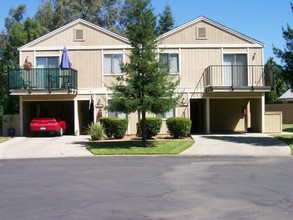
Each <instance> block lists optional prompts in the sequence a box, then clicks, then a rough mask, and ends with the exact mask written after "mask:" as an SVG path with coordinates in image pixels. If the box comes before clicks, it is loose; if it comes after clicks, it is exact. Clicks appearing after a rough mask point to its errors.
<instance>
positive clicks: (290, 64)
mask: <svg viewBox="0 0 293 220" xmlns="http://www.w3.org/2000/svg"><path fill="white" fill-rule="evenodd" d="M291 10H292V12H293V4H292V3H291ZM282 33H283V38H284V40H285V46H284V48H283V50H282V49H279V48H276V47H274V48H273V51H274V54H275V55H276V57H278V58H280V59H281V62H282V67H283V72H282V77H283V79H284V80H285V82H286V83H287V84H288V85H289V86H290V87H291V88H292V86H293V29H292V28H291V27H290V25H289V24H287V26H286V28H284V27H283V28H282Z"/></svg>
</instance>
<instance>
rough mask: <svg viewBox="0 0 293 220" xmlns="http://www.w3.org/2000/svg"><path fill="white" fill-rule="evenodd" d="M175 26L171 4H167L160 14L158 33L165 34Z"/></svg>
mask: <svg viewBox="0 0 293 220" xmlns="http://www.w3.org/2000/svg"><path fill="white" fill-rule="evenodd" d="M173 28H174V17H173V15H172V10H171V7H170V5H168V4H167V5H166V6H165V9H164V11H163V13H162V14H159V24H158V27H157V32H158V35H161V34H164V33H166V32H168V31H170V30H172V29H173Z"/></svg>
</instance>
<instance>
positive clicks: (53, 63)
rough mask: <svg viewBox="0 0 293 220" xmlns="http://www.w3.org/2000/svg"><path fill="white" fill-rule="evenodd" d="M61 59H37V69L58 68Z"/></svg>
mask: <svg viewBox="0 0 293 220" xmlns="http://www.w3.org/2000/svg"><path fill="white" fill-rule="evenodd" d="M58 66H59V57H37V68H58Z"/></svg>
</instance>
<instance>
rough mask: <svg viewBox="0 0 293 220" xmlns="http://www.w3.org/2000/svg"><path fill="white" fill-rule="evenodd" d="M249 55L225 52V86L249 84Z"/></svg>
mask: <svg viewBox="0 0 293 220" xmlns="http://www.w3.org/2000/svg"><path fill="white" fill-rule="evenodd" d="M247 69H248V68H247V55H246V54H225V55H224V63H223V72H222V73H223V86H247V85H248V71H247Z"/></svg>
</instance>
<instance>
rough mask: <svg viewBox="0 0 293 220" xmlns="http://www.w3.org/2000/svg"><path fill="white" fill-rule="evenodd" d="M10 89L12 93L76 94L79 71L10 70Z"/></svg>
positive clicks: (57, 69)
mask: <svg viewBox="0 0 293 220" xmlns="http://www.w3.org/2000/svg"><path fill="white" fill-rule="evenodd" d="M8 88H9V91H10V92H13V91H15V92H16V91H17V92H22V91H24V90H25V91H28V93H32V92H34V91H36V92H37V91H38V92H42V91H43V92H44V91H45V92H49V93H51V92H54V91H55V92H67V93H74V92H76V91H77V71H76V70H74V69H59V68H36V69H29V70H24V69H10V70H9V73H8Z"/></svg>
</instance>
